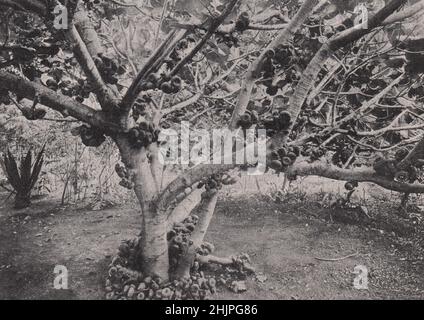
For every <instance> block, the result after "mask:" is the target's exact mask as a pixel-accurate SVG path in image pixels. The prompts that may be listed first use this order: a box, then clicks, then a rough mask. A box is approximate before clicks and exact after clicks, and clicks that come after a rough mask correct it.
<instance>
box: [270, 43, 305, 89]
mask: <svg viewBox="0 0 424 320" xmlns="http://www.w3.org/2000/svg"><path fill="white" fill-rule="evenodd" d="M292 57H293V49H292V48H291V47H289V46H287V45H279V46H278V47H277V48H276V49H268V50H267V51H266V52H265V57H264V61H263V64H262V78H263V79H264V80H263V82H262V84H263V85H264V86H265V87H266V93H267V94H268V95H270V96H275V95H276V94H277V93H278V90H279V89H282V88H283V87H284V86H285V85H286V84H288V83H292V82H296V81H298V80H299V79H300V76H299V72H297V71H296V69H294V68H289V66H290V65H291V63H292V59H293V58H292ZM280 69H283V70H286V71H285V73H284V76H278V77H276V76H277V70H280Z"/></svg>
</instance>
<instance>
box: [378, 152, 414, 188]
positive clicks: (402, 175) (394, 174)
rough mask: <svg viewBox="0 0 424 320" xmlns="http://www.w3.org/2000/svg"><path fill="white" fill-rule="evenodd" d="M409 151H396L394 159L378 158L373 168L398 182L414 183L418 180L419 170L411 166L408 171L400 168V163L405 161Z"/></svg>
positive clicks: (379, 173) (381, 174)
mask: <svg viewBox="0 0 424 320" xmlns="http://www.w3.org/2000/svg"><path fill="white" fill-rule="evenodd" d="M408 154H409V151H408V150H407V149H405V148H402V149H399V150H397V151H396V153H395V155H394V158H390V159H385V158H383V157H377V159H375V161H374V165H373V168H374V170H375V172H376V173H377V174H378V175H380V176H383V177H387V178H390V179H393V180H395V181H398V182H404V183H406V182H410V183H412V182H414V181H415V180H417V179H418V169H417V168H416V167H415V166H409V167H408V168H406V169H401V168H399V163H400V162H401V161H402V160H403V159H405V157H406V156H407V155H408Z"/></svg>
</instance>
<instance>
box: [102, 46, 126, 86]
mask: <svg viewBox="0 0 424 320" xmlns="http://www.w3.org/2000/svg"><path fill="white" fill-rule="evenodd" d="M94 62H95V64H96V67H97V69H98V70H99V72H100V74H101V75H102V78H103V80H104V81H105V82H106V83H110V84H117V83H118V77H117V76H119V75H123V74H125V72H126V69H125V66H124V65H120V64H119V63H118V62H116V61H115V60H114V59H111V58H109V57H106V56H104V55H103V54H101V53H99V54H98V56H97V57H96V58H95V59H94Z"/></svg>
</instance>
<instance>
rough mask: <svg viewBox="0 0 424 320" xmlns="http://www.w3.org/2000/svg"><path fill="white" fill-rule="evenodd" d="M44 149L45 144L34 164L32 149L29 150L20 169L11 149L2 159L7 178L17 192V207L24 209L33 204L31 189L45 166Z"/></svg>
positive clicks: (0, 160)
mask: <svg viewBox="0 0 424 320" xmlns="http://www.w3.org/2000/svg"><path fill="white" fill-rule="evenodd" d="M44 149H45V145H44V146H43V148H42V149H41V150H40V152H39V153H38V154H37V156H36V159H35V162H34V164H32V150H31V149H30V150H28V152H27V154H26V156H25V158H24V159H23V160H22V161H21V164H20V166H19V169H18V164H17V163H16V160H15V157H14V156H13V154H12V153H11V152H10V150H9V149H8V150H7V152H6V153H5V155H4V157H3V159H0V162H1V165H2V168H3V169H4V171H5V174H6V176H7V179H8V181H9V183H10V185H11V186H12V187H13V189H14V190H15V192H16V196H15V209H23V208H26V207H29V206H30V204H31V191H32V189H33V188H34V185H35V183H36V182H37V180H38V177H39V175H40V171H41V167H42V166H43V154H44Z"/></svg>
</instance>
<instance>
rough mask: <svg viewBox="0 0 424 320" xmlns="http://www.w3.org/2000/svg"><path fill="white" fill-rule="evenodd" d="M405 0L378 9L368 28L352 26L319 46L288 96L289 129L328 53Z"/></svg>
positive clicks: (359, 35)
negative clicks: (290, 117) (290, 121)
mask: <svg viewBox="0 0 424 320" xmlns="http://www.w3.org/2000/svg"><path fill="white" fill-rule="evenodd" d="M405 2H406V0H392V1H391V2H390V3H389V4H387V5H386V6H385V7H384V8H382V9H381V10H379V11H378V12H377V13H376V14H375V15H374V16H373V17H371V18H370V19H369V21H368V28H366V29H364V28H357V27H353V28H350V29H347V30H345V31H343V32H341V33H340V34H338V35H335V36H334V37H333V38H331V39H330V40H329V41H328V42H327V43H325V44H323V45H322V46H321V48H320V49H319V50H318V52H317V53H316V54H315V56H314V58H313V59H312V60H311V62H310V63H309V64H308V66H307V68H306V70H305V71H304V72H303V75H302V77H301V79H300V81H299V84H298V86H297V87H296V90H295V92H294V93H293V95H292V96H291V98H290V101H289V110H288V111H289V112H290V114H291V115H292V120H293V121H292V126H291V128H290V129H292V128H293V126H294V124H295V121H294V120H295V119H297V118H298V116H299V114H300V112H301V110H302V106H303V104H304V102H305V100H306V97H307V96H308V93H309V91H310V89H311V88H312V86H313V84H314V81H315V79H316V78H317V76H318V74H319V72H320V70H321V67H322V66H323V65H324V64H325V62H326V61H327V59H328V58H329V57H330V55H331V54H333V53H334V52H335V51H337V50H338V49H340V48H342V47H344V46H346V45H348V44H350V43H352V42H354V41H357V40H359V39H360V38H362V37H363V36H364V35H366V34H368V33H370V32H371V31H372V30H373V29H374V28H376V27H378V26H380V25H381V23H382V22H383V21H384V20H385V19H386V18H387V17H388V16H390V15H391V14H392V13H393V12H394V11H396V10H397V9H399V8H400V7H401V6H402V5H403V4H404V3H405Z"/></svg>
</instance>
